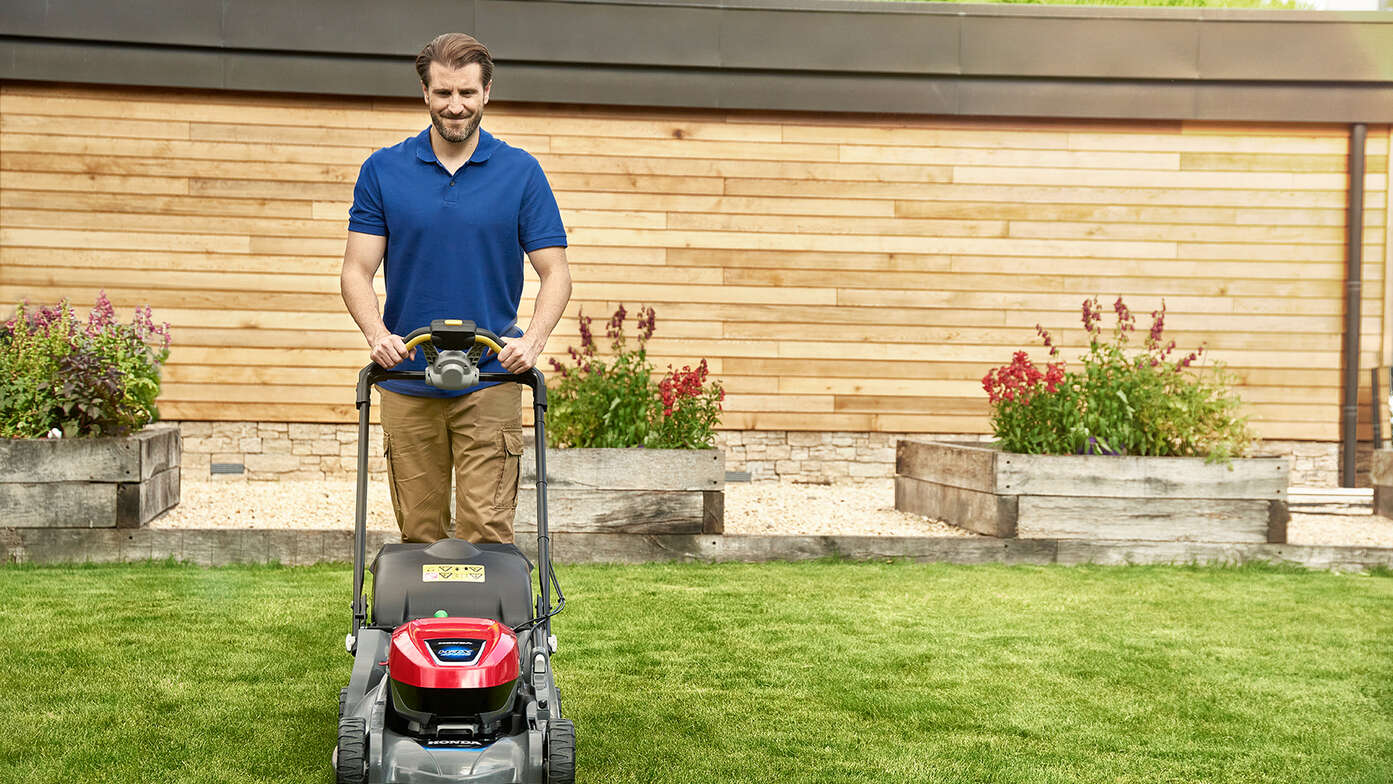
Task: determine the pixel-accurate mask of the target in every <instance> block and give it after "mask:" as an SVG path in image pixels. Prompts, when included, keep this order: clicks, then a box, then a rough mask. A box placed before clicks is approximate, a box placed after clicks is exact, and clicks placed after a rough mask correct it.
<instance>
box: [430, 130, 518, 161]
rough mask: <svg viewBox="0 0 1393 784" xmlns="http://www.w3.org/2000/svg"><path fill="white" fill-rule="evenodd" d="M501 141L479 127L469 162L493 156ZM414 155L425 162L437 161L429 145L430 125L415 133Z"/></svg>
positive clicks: (433, 150)
mask: <svg viewBox="0 0 1393 784" xmlns="http://www.w3.org/2000/svg"><path fill="white" fill-rule="evenodd" d="M501 144H502V142H500V141H498V140H497V139H495V138H493V134H491V133H489V132H488V131H486V130H484V129H483V128H480V129H479V144H478V146H476V147H475V148H474V154H473V155H471V156H469V162H470V163H483V162H484V161H487V160H488V159H489V158H490V157H492V156H493V152H494V150H497V149H498V147H499V145H501ZM416 157H417V158H419V159H421V160H423V161H425V162H426V163H439V162H440V161H439V159H437V158H436V157H435V148H434V147H431V146H430V127H427V128H426V129H425V130H424V131H421V132H420V133H418V134H416Z"/></svg>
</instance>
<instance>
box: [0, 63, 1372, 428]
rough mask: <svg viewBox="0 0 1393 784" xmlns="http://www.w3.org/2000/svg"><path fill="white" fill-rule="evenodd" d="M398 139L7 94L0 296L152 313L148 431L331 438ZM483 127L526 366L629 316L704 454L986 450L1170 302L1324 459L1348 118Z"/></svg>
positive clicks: (344, 123) (0, 88) (650, 115)
mask: <svg viewBox="0 0 1393 784" xmlns="http://www.w3.org/2000/svg"><path fill="white" fill-rule="evenodd" d="M424 124H425V115H424V112H422V111H421V106H420V104H419V103H418V102H416V101H412V100H394V99H390V100H389V99H376V100H374V99H367V98H352V97H332V98H313V97H304V96H290V95H269V94H241V93H234V92H197V91H183V90H170V89H132V88H105V87H73V86H66V85H64V86H57V85H46V84H41V83H19V82H10V83H4V84H2V85H0V177H3V179H2V180H0V210H3V214H2V215H0V302H4V303H13V302H17V301H20V300H22V299H29V300H31V301H35V302H39V301H53V300H56V299H58V298H60V297H71V298H72V299H73V300H74V302H75V304H76V305H78V306H87V305H90V303H91V302H92V300H93V299H94V298H95V296H96V294H97V292H98V290H101V289H105V290H106V291H107V293H108V295H109V296H110V297H111V298H112V299H113V300H114V301H115V302H116V303H117V304H118V305H119V306H121V307H124V308H129V307H131V306H134V305H137V304H144V303H149V304H150V305H152V306H153V307H154V308H155V312H156V316H157V317H159V318H162V319H166V320H168V321H170V322H172V324H173V326H174V328H175V348H174V351H173V353H172V355H171V358H170V363H169V365H168V368H167V373H166V379H165V388H164V394H163V395H162V398H161V408H162V411H163V413H164V416H165V417H166V418H169V419H179V420H186V421H229V422H248V421H251V422H297V423H335V422H339V423H342V422H350V421H353V420H354V414H353V399H352V395H353V393H352V387H353V380H354V377H355V372H356V369H357V368H358V367H360V366H361V364H362V363H363V362H364V361H365V360H366V351H365V349H364V346H363V342H362V338H361V336H360V335H359V334H358V333H357V331H356V329H355V328H354V326H353V324H352V322H351V320H350V319H349V318H348V317H347V315H346V314H345V313H344V312H343V306H342V303H341V301H340V299H339V295H338V277H337V274H338V269H339V262H340V259H341V254H342V251H343V238H344V232H345V227H346V220H347V209H348V204H349V201H350V200H351V197H352V184H353V180H354V178H355V177H356V175H357V171H358V166H359V164H360V163H361V161H362V160H363V159H364V158H365V157H366V156H367V155H368V154H369V153H370V152H371V151H372V150H373V149H375V148H377V147H380V146H384V145H388V144H392V143H395V142H396V141H398V140H400V139H401V138H403V137H404V136H406V135H409V134H412V133H414V132H416V131H419V130H420V128H421V127H423V126H424ZM485 127H486V128H488V129H489V130H490V131H491V132H493V133H495V134H496V135H498V136H500V137H502V138H503V139H505V140H507V141H509V142H511V143H513V144H515V145H517V146H521V147H523V148H526V149H527V150H529V151H531V152H532V153H534V154H535V155H536V156H537V157H538V159H539V160H540V161H541V162H542V164H543V166H544V167H545V169H546V171H547V173H548V175H549V177H550V179H551V182H552V185H553V188H554V189H555V190H556V193H557V199H558V201H559V203H560V204H561V207H562V211H563V216H564V218H565V221H566V225H567V228H568V230H569V232H570V239H571V249H570V251H569V256H570V259H571V262H572V274H573V276H574V278H575V282H576V284H575V294H574V297H573V300H572V303H571V306H570V308H569V309H568V312H567V317H566V319H564V320H563V323H562V324H561V326H560V327H559V328H558V330H557V332H556V334H555V335H554V336H553V338H552V342H551V345H550V348H551V349H552V354H553V355H554V356H557V357H564V353H565V349H566V347H567V346H568V345H572V344H575V343H576V341H577V339H578V338H577V334H578V333H577V328H576V321H575V318H574V317H575V316H576V314H577V313H578V312H579V311H580V310H581V309H582V308H583V309H584V311H585V313H586V314H587V315H592V316H595V317H597V318H599V319H604V318H606V317H607V316H608V315H609V314H610V313H611V312H612V311H613V310H614V308H615V307H616V306H617V305H618V304H619V303H621V302H622V303H623V304H625V305H626V306H627V307H629V308H630V310H633V309H634V308H635V306H638V305H643V304H646V305H652V306H653V307H655V308H656V310H657V316H658V330H657V334H656V336H655V337H654V339H653V340H652V342H651V344H650V347H649V348H650V354H651V355H652V357H653V359H654V360H655V362H656V364H657V365H658V367H659V368H663V367H665V366H666V365H668V364H673V365H677V366H680V365H682V364H690V363H694V362H695V361H696V360H698V359H700V358H703V357H705V358H707V359H708V361H709V363H710V366H711V370H712V371H713V373H714V374H716V375H717V376H718V377H719V378H720V379H721V380H722V381H723V383H724V384H725V386H726V389H727V391H728V397H727V399H726V414H725V418H724V421H723V425H724V427H726V428H728V429H731V430H741V431H748V430H757V431H790V430H792V431H826V432H860V431H868V432H877V433H983V432H986V431H987V407H986V400H985V396H984V395H983V394H982V391H981V387H980V379H981V377H982V375H983V374H984V373H985V372H986V371H987V370H988V369H990V368H991V367H993V366H995V365H998V364H1004V363H1006V362H1007V361H1009V359H1010V356H1011V352H1012V351H1014V350H1016V349H1018V348H1034V351H1033V353H1034V355H1035V356H1036V357H1037V358H1040V357H1043V355H1044V352H1043V351H1042V350H1040V349H1039V348H1038V342H1037V340H1036V337H1035V327H1036V325H1037V324H1040V325H1042V326H1044V327H1045V328H1046V329H1048V330H1050V331H1051V332H1053V333H1054V334H1055V335H1056V339H1057V340H1059V341H1060V342H1062V343H1064V344H1065V345H1066V346H1069V347H1071V353H1073V352H1076V351H1077V349H1078V348H1079V347H1080V344H1081V343H1082V342H1083V341H1082V330H1081V327H1080V324H1079V306H1080V304H1081V302H1082V301H1083V300H1084V299H1085V298H1086V297H1089V296H1092V295H1095V294H1096V295H1098V296H1099V298H1100V299H1101V300H1102V301H1103V303H1104V306H1105V308H1106V307H1108V306H1110V305H1111V303H1112V301H1113V300H1114V299H1115V298H1116V297H1118V296H1119V295H1121V296H1122V297H1124V298H1125V300H1126V302H1127V304H1128V305H1129V306H1130V307H1131V308H1132V309H1133V310H1134V311H1137V312H1138V313H1140V314H1141V316H1142V317H1141V322H1142V323H1141V325H1140V326H1141V328H1142V329H1143V330H1144V329H1145V328H1146V326H1148V325H1149V319H1148V318H1147V314H1149V313H1150V312H1151V311H1152V310H1153V309H1156V308H1158V307H1160V305H1161V302H1162V299H1163V298H1164V301H1165V304H1166V307H1167V326H1168V327H1169V328H1170V331H1171V335H1172V337H1174V338H1175V339H1176V340H1177V341H1178V342H1179V344H1180V346H1181V348H1182V349H1183V350H1188V349H1190V348H1193V347H1194V346H1196V345H1198V344H1200V343H1204V344H1205V345H1206V346H1207V347H1208V350H1209V354H1210V356H1211V357H1212V359H1215V360H1221V361H1224V362H1227V363H1228V364H1229V366H1230V367H1231V368H1232V369H1234V370H1235V371H1236V372H1237V373H1238V375H1239V376H1240V378H1241V380H1242V382H1243V385H1242V388H1241V390H1240V394H1241V395H1242V397H1243V398H1244V399H1245V401H1247V402H1248V403H1249V404H1250V411H1251V414H1252V417H1253V421H1254V424H1255V426H1256V428H1257V429H1258V431H1259V432H1260V433H1261V434H1262V435H1263V436H1264V437H1265V438H1268V439H1296V440H1303V439H1306V440H1327V441H1332V440H1335V439H1336V438H1338V426H1339V399H1340V364H1341V359H1340V343H1341V332H1342V328H1343V324H1342V313H1343V277H1344V256H1345V250H1344V232H1345V228H1344V226H1345V203H1346V189H1347V179H1348V177H1347V173H1346V152H1347V133H1348V130H1347V127H1346V126H1343V125H1329V126H1317V125H1286V126H1276V125H1236V124H1200V123H1190V122H1185V123H1180V122H1134V123H1124V122H1106V123H1102V122H1087V121H1023V120H1019V119H1011V120H991V119H982V120H964V119H960V118H959V119H945V118H936V117H924V116H909V115H901V116H866V115H851V114H845V115H838V114H791V113H752V112H739V113H726V112H720V111H714V110H690V111H677V110H642V109H617V108H606V107H582V106H543V105H530V104H491V105H490V107H489V113H488V116H487V119H486V121H485ZM1389 152H1390V138H1389V129H1388V126H1372V127H1370V129H1369V141H1368V149H1367V154H1368V156H1369V157H1368V169H1369V170H1368V175H1367V177H1366V181H1365V185H1366V188H1367V191H1366V197H1365V198H1366V202H1365V207H1366V210H1365V215H1364V239H1365V247H1364V265H1365V266H1364V279H1363V301H1362V334H1363V339H1362V341H1361V349H1362V353H1361V365H1362V366H1365V367H1371V366H1373V365H1374V364H1376V363H1379V362H1380V361H1381V360H1382V361H1384V362H1385V364H1386V361H1387V360H1386V359H1385V358H1386V357H1387V356H1388V354H1389V352H1390V351H1393V347H1390V346H1389V345H1387V341H1388V337H1387V335H1388V334H1389V331H1388V324H1387V321H1386V319H1385V312H1386V308H1387V300H1388V298H1389V296H1390V295H1389V293H1388V288H1389V287H1388V286H1387V285H1386V284H1387V280H1386V278H1385V275H1384V266H1385V265H1384V261H1385V256H1386V255H1387V253H1388V248H1389V236H1388V233H1387V230H1386V229H1387V226H1388V223H1389V214H1390V208H1389V201H1388V197H1387V191H1388V175H1387V172H1388V159H1389ZM535 286H536V282H535V276H533V275H531V273H530V271H529V282H528V288H527V291H526V292H525V294H524V308H523V314H522V316H523V319H524V321H525V320H526V318H527V317H528V315H529V310H528V308H529V307H530V304H529V302H528V300H530V298H531V296H532V295H533V293H534V292H535ZM1109 323H1110V322H1109ZM1366 375H1367V374H1366ZM1363 383H1364V384H1367V383H1368V380H1367V378H1365V379H1364V381H1363ZM1364 397H1365V399H1366V401H1367V398H1368V395H1367V392H1366V393H1365V395H1364Z"/></svg>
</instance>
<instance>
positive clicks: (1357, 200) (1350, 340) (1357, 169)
mask: <svg viewBox="0 0 1393 784" xmlns="http://www.w3.org/2000/svg"><path fill="white" fill-rule="evenodd" d="M1367 135H1368V127H1367V126H1366V125H1365V124H1364V123H1355V124H1353V125H1351V126H1350V131H1349V213H1348V215H1347V216H1346V220H1345V226H1346V234H1345V248H1346V254H1345V340H1344V379H1343V387H1344V400H1343V402H1342V404H1341V406H1340V485H1341V486H1342V487H1354V481H1355V480H1354V464H1355V455H1356V453H1357V451H1358V446H1359V297H1360V294H1361V290H1362V288H1363V283H1362V281H1363V279H1364V143H1365V138H1366V137H1367Z"/></svg>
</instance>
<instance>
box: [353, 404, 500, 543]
mask: <svg viewBox="0 0 1393 784" xmlns="http://www.w3.org/2000/svg"><path fill="white" fill-rule="evenodd" d="M378 390H379V392H380V393H381V395H382V407H381V412H382V430H383V435H384V439H383V440H384V442H385V446H386V452H387V477H388V484H389V485H390V486H391V489H392V508H393V510H394V511H395V512H396V515H397V525H398V526H399V527H400V528H401V539H402V541H403V542H435V541H439V540H441V539H444V538H446V537H447V536H449V524H450V479H451V476H450V474H451V471H450V469H451V467H453V468H454V480H455V537H456V538H459V539H467V540H469V541H471V542H511V541H513V513H514V512H515V511H516V510H517V500H518V472H519V467H520V464H521V462H522V460H521V459H522V408H521V407H522V388H521V387H520V386H518V385H517V384H495V385H494V386H491V387H485V388H484V389H481V390H479V391H477V392H471V393H470V394H468V395H463V396H461V397H448V398H436V397H415V396H412V395H401V394H398V393H396V392H391V391H388V390H386V389H382V388H381V387H378Z"/></svg>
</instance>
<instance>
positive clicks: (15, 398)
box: [0, 292, 170, 438]
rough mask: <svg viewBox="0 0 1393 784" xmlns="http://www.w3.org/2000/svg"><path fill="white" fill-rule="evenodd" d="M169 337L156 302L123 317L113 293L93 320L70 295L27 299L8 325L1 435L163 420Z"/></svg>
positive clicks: (0, 362) (120, 427)
mask: <svg viewBox="0 0 1393 784" xmlns="http://www.w3.org/2000/svg"><path fill="white" fill-rule="evenodd" d="M169 342H170V340H169V325H168V324H161V325H158V326H157V325H156V324H155V323H154V321H153V320H152V318H151V313H150V308H149V307H144V308H137V309H136V311H135V316H134V318H133V319H132V320H131V323H130V324H120V323H118V322H117V321H116V312H115V309H114V308H113V307H112V305H111V301H110V300H109V299H107V296H106V292H102V293H101V294H100V295H99V296H98V297H97V302H96V304H95V306H94V307H93V308H92V311H91V313H89V314H88V317H87V322H86V323H85V324H83V323H80V322H79V321H78V320H77V318H76V317H75V316H74V315H73V311H72V306H71V305H70V304H69V303H68V301H67V300H63V301H62V302H60V303H58V304H57V305H53V306H46V307H40V308H37V309H35V308H31V307H30V306H29V305H28V304H27V303H26V304H23V305H20V306H19V307H18V309H17V311H16V313H15V316H14V318H12V319H10V320H9V321H6V322H4V324H3V325H0V437H4V438H43V437H45V436H48V435H50V434H51V433H52V432H53V431H55V430H56V431H59V432H60V433H61V434H62V435H63V437H65V438H76V437H82V436H113V435H124V434H126V433H129V432H133V431H135V430H139V429H140V428H142V427H144V426H145V425H147V424H149V423H150V422H153V421H156V420H157V419H159V410H158V409H157V408H156V406H155V398H156V397H158V396H159V393H160V367H161V365H162V364H163V363H164V361H165V360H166V359H167V358H168V357H169Z"/></svg>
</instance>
